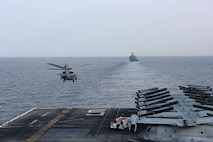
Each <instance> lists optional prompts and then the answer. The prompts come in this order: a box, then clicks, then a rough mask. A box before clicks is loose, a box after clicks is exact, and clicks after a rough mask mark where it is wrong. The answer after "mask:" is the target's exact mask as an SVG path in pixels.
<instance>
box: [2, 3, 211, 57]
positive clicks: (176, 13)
mask: <svg viewBox="0 0 213 142" xmlns="http://www.w3.org/2000/svg"><path fill="white" fill-rule="evenodd" d="M132 51H133V52H135V54H136V55H138V56H188V55H190V56H196V55H200V56H206V55H207V56H208V55H210V56H213V1H212V0H0V56H1V57H2V56H3V57H4V56H129V55H130V53H131V52H132Z"/></svg>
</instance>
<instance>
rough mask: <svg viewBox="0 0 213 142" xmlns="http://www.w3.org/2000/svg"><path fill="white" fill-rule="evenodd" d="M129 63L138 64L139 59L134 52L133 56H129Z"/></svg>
mask: <svg viewBox="0 0 213 142" xmlns="http://www.w3.org/2000/svg"><path fill="white" fill-rule="evenodd" d="M129 61H130V62H137V61H138V59H137V57H136V56H135V55H134V54H133V52H132V54H131V56H129Z"/></svg>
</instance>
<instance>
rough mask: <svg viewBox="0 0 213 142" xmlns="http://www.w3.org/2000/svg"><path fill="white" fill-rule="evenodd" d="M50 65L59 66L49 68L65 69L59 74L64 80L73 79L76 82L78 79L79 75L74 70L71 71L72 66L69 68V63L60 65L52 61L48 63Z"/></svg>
mask: <svg viewBox="0 0 213 142" xmlns="http://www.w3.org/2000/svg"><path fill="white" fill-rule="evenodd" d="M47 64H48V65H51V66H54V67H57V68H51V69H50V68H49V70H64V71H63V72H62V73H59V74H58V75H60V77H61V79H63V82H65V81H67V80H69V81H71V80H72V81H73V82H75V80H77V76H76V75H75V74H74V72H73V71H71V69H72V68H69V67H68V65H64V66H59V65H56V64H52V63H47Z"/></svg>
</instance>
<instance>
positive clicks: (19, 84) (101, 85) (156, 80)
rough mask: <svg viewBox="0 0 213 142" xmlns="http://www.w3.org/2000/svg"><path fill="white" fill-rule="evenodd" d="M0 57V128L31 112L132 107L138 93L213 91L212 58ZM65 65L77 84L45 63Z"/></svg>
mask: <svg viewBox="0 0 213 142" xmlns="http://www.w3.org/2000/svg"><path fill="white" fill-rule="evenodd" d="M139 60H140V62H135V63H131V62H129V61H128V57H106V58H101V57H100V58H96V57H94V58H92V57H91V58H89V57H88V58H86V57H85V58H80V57H79V58H78V57H75V58H74V57H73V58H70V57H69V58H0V79H1V80H0V123H3V122H5V121H7V120H9V119H11V118H13V117H15V116H17V115H18V114H20V113H23V112H25V111H27V110H29V109H31V108H33V107H55V108H61V107H135V104H134V97H135V92H136V91H137V90H138V89H146V88H151V87H167V88H168V89H169V90H170V91H171V93H176V94H178V93H181V91H179V89H178V86H179V85H187V84H193V85H209V86H211V87H213V57H141V58H139ZM48 62H50V63H55V64H59V65H64V64H66V63H67V64H68V65H69V66H70V67H72V68H73V71H74V72H75V74H76V75H77V77H78V80H77V81H76V82H75V83H73V82H72V81H67V82H63V81H62V80H61V79H60V77H59V76H58V75H57V74H58V73H60V72H61V71H59V70H47V68H48V67H49V66H48V65H47V64H46V63H48Z"/></svg>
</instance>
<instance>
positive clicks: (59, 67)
mask: <svg viewBox="0 0 213 142" xmlns="http://www.w3.org/2000/svg"><path fill="white" fill-rule="evenodd" d="M47 64H48V65H51V66H55V67H58V68H61V69H64V67H62V66H59V65H56V64H52V63H47Z"/></svg>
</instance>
